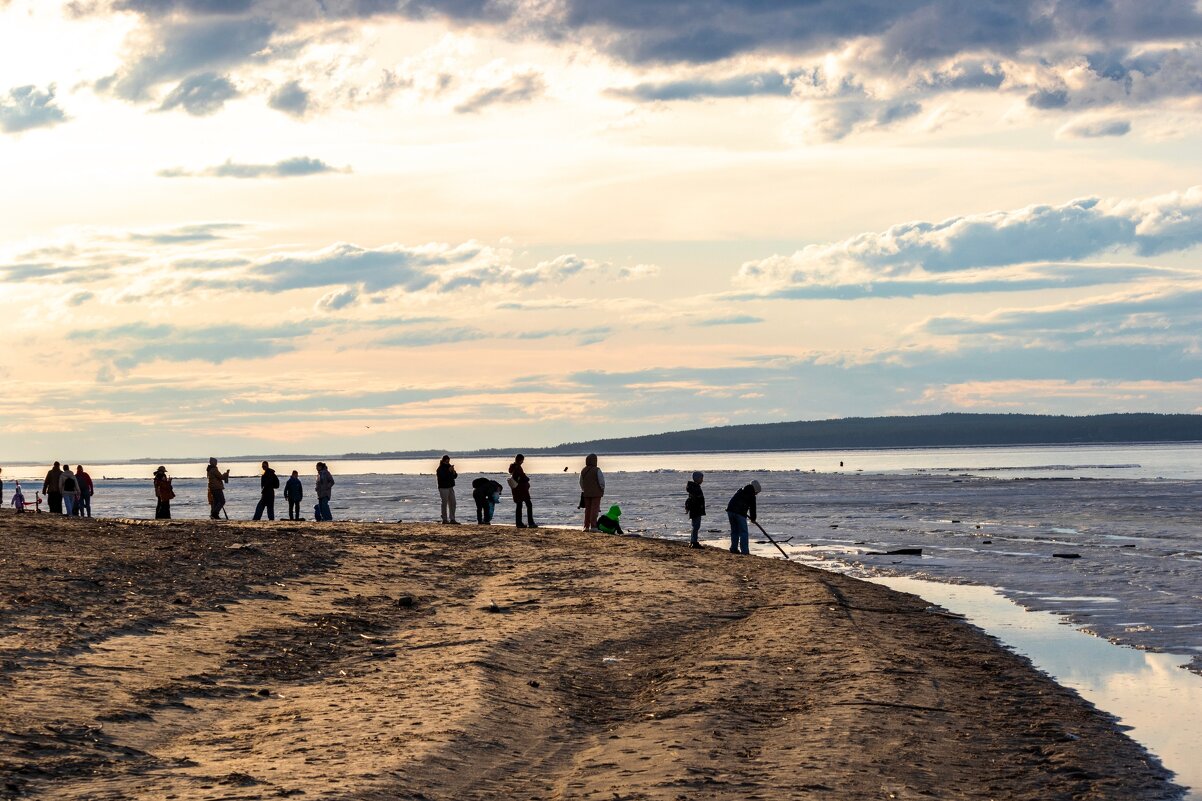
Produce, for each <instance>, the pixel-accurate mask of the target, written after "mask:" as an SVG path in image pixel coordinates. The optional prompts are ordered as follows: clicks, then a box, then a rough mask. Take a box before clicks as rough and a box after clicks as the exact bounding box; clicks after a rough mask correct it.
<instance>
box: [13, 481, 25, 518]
mask: <svg viewBox="0 0 1202 801" xmlns="http://www.w3.org/2000/svg"><path fill="white" fill-rule="evenodd" d="M12 503H13V508H14V509H16V510H17V511H18V512H24V511H25V494H24V493H23V492H21V482H20V481H18V482H16V484H15V485H14V486H13V501H12Z"/></svg>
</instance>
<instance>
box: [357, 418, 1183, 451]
mask: <svg viewBox="0 0 1202 801" xmlns="http://www.w3.org/2000/svg"><path fill="white" fill-rule="evenodd" d="M1131 442H1202V415H1198V414H1147V413H1127V414H1098V415H1087V416H1080V417H1073V416H1067V415H1043V414H968V413H951V412H949V413H945V414H931V415H917V416H912V417H845V418H839V419H835V420H799V421H795V422H785V423H752V424H747V425H736V426H717V427H714V428H697V429H692V430H688V431H671V432H667V433H663V434H647V435H644V436H637V437H615V438H608V439H596V440H587V441H583V442H565V443H563V444H562V445H555V446H553V447H549V448H488V449H484V450H477V451H471V452H467V451H458V453H459V455H461V456H470V455H475V456H494V455H509V454H513V453H517V452H521V453H525V454H528V455H531V456H534V455H539V454H544V455H546V454H583V453H610V454H614V453H696V452H699V451H779V450H835V449H851V448H938V447H970V446H974V445H1067V444H1074V445H1084V444H1090V443H1097V444H1105V443H1131ZM443 452H444V451H441V450H425V451H392V452H387V453H348V454H344V455H343V457H342V458H345V459H387V458H419V457H430V456H437V455H438V454H441V453H443Z"/></svg>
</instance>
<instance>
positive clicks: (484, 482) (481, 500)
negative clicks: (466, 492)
mask: <svg viewBox="0 0 1202 801" xmlns="http://www.w3.org/2000/svg"><path fill="white" fill-rule="evenodd" d="M500 495H501V484H500V482H497V481H493V480H492V479H491V478H489V477H488V476H480V477H479V478H477V479H475V480H473V481H472V500H473V501H475V502H476V522H477V523H478V524H479V525H482V526H487V525H490V524H491V523H492V514H493V510H494V509H495V508H496V506H497V499H498V498H499V497H500Z"/></svg>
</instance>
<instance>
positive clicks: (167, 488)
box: [154, 465, 175, 520]
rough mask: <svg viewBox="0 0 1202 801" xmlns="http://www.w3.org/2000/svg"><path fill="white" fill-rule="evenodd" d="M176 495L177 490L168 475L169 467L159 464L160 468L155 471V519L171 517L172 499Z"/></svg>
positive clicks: (168, 518)
mask: <svg viewBox="0 0 1202 801" xmlns="http://www.w3.org/2000/svg"><path fill="white" fill-rule="evenodd" d="M174 497H175V490H174V489H173V488H172V487H171V479H170V478H168V477H167V468H166V467H163V466H162V465H159V469H158V470H155V471H154V498H155V505H154V519H155V520H170V519H171V499H172V498H174Z"/></svg>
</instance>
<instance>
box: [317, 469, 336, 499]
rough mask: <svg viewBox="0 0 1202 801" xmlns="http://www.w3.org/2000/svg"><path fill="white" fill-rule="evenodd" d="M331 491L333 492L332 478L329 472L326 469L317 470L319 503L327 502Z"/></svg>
mask: <svg viewBox="0 0 1202 801" xmlns="http://www.w3.org/2000/svg"><path fill="white" fill-rule="evenodd" d="M333 490H334V477H333V476H332V475H330V471H329V470H328V469H326V470H318V471H317V499H318V500H319V501H322V500H324V501H328V500H329V499H330V493H331V492H333Z"/></svg>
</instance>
